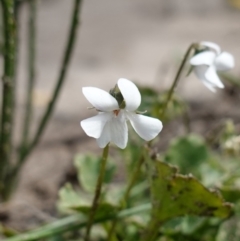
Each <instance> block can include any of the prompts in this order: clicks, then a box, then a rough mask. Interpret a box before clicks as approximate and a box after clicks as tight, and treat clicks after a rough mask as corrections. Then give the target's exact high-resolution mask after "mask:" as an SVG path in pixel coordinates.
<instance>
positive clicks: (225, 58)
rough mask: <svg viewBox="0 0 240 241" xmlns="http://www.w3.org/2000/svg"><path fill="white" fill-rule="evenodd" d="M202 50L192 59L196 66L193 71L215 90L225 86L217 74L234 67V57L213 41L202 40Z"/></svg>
mask: <svg viewBox="0 0 240 241" xmlns="http://www.w3.org/2000/svg"><path fill="white" fill-rule="evenodd" d="M200 47H203V48H204V49H203V51H200V52H199V53H197V54H196V55H194V56H193V57H192V58H191V59H190V64H191V65H192V66H194V68H193V71H194V72H195V74H196V76H197V77H198V78H199V79H200V80H201V81H202V82H203V84H204V85H205V86H206V87H207V88H208V89H210V90H211V91H212V92H215V91H216V89H215V88H217V87H218V88H224V85H223V83H222V82H221V80H220V79H219V77H218V75H217V71H226V70H230V69H232V68H233V67H234V58H233V56H232V55H231V54H230V53H228V52H221V49H220V47H219V46H218V45H217V44H215V43H211V42H201V43H200Z"/></svg>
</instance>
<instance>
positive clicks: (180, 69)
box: [160, 43, 196, 119]
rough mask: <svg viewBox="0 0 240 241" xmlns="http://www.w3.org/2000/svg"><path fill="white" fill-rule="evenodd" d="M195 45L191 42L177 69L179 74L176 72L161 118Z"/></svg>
mask: <svg viewBox="0 0 240 241" xmlns="http://www.w3.org/2000/svg"><path fill="white" fill-rule="evenodd" d="M195 46H196V44H194V43H193V44H191V45H190V46H189V47H188V49H187V51H186V53H185V55H184V57H183V60H182V62H181V65H180V67H179V69H178V71H177V74H176V76H175V78H174V81H173V84H172V86H171V88H170V90H169V91H168V96H167V100H166V102H165V103H164V106H163V108H162V112H161V115H160V116H161V119H163V117H164V115H165V112H166V109H167V106H168V103H169V102H170V100H171V98H172V95H173V91H174V89H175V88H176V86H177V84H178V81H179V80H180V77H181V73H182V71H183V69H184V66H185V64H186V62H187V60H188V57H189V55H190V53H191V50H192V49H193V48H195Z"/></svg>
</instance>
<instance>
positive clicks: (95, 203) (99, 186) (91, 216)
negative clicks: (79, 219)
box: [85, 144, 109, 241]
mask: <svg viewBox="0 0 240 241" xmlns="http://www.w3.org/2000/svg"><path fill="white" fill-rule="evenodd" d="M108 150H109V144H107V146H106V147H105V148H104V149H103V154H102V161H101V166H100V173H99V176H98V180H97V186H96V190H95V195H94V198H93V202H92V208H91V211H90V214H89V220H88V224H87V231H86V237H85V241H89V238H90V233H91V228H92V225H93V222H94V217H95V214H96V211H97V208H98V204H99V197H100V195H101V190H102V183H103V180H104V175H105V170H106V165H107V158H108Z"/></svg>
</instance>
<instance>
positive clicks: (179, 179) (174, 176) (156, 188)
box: [148, 159, 231, 222]
mask: <svg viewBox="0 0 240 241" xmlns="http://www.w3.org/2000/svg"><path fill="white" fill-rule="evenodd" d="M148 162H149V169H150V170H149V172H150V183H151V199H152V205H153V213H152V214H153V217H154V218H155V219H157V220H159V221H160V222H163V221H165V220H168V219H171V218H174V217H178V216H183V215H197V216H215V217H220V218H226V217H227V216H228V215H229V214H230V211H231V204H229V203H226V202H224V201H223V199H222V198H221V197H220V195H219V194H218V193H217V192H216V191H210V190H208V189H207V188H205V187H204V186H203V185H202V184H201V183H200V182H199V181H198V180H197V179H195V178H194V177H193V176H192V175H181V174H178V170H177V168H175V167H173V166H171V165H169V164H167V163H164V162H161V161H159V160H150V159H149V160H148Z"/></svg>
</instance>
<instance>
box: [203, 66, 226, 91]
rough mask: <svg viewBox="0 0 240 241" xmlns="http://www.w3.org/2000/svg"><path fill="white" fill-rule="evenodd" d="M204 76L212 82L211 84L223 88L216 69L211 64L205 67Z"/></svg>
mask: <svg viewBox="0 0 240 241" xmlns="http://www.w3.org/2000/svg"><path fill="white" fill-rule="evenodd" d="M205 77H206V79H207V81H208V82H210V83H212V84H213V85H215V86H217V87H218V88H224V85H223V83H222V81H221V80H220V79H219V77H218V75H217V72H216V69H215V68H214V67H213V66H210V67H209V68H208V69H207V72H206V74H205Z"/></svg>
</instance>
